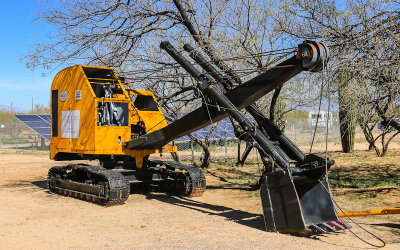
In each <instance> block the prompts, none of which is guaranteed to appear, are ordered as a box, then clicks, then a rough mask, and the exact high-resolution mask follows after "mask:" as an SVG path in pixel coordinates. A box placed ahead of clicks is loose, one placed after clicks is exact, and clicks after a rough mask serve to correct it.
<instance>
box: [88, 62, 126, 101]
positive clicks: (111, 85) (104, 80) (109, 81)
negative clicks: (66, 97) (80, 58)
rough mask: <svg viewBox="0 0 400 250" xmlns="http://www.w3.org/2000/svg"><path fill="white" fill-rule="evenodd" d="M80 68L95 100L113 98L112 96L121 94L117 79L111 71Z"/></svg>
mask: <svg viewBox="0 0 400 250" xmlns="http://www.w3.org/2000/svg"><path fill="white" fill-rule="evenodd" d="M82 68H83V71H84V72H85V74H86V77H87V78H88V80H89V82H90V85H91V86H92V89H93V92H94V93H95V95H96V97H97V98H114V94H123V91H122V89H121V86H120V85H119V83H118V79H117V77H116V76H115V74H114V72H113V71H112V70H111V69H99V68H90V67H82Z"/></svg>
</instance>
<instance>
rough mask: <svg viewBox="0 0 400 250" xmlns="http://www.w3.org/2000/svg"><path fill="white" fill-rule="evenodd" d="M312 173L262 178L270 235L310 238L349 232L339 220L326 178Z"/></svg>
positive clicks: (266, 222)
mask: <svg viewBox="0 0 400 250" xmlns="http://www.w3.org/2000/svg"><path fill="white" fill-rule="evenodd" d="M310 172H311V173H310ZM312 172H313V171H312V170H311V171H309V173H308V174H307V175H302V176H296V175H294V174H293V175H292V174H291V173H289V172H286V171H276V172H272V173H267V174H264V175H263V177H262V179H261V182H262V183H261V187H260V196H261V202H262V207H263V213H264V221H265V226H266V230H267V231H271V232H281V233H291V234H298V235H311V234H321V233H327V232H332V231H337V230H343V229H345V228H348V225H346V224H343V222H341V220H339V218H338V215H337V212H336V209H335V207H334V204H333V201H332V194H331V191H330V189H329V185H328V182H327V177H326V175H325V174H324V175H323V177H320V178H315V176H314V178H313V174H315V173H312Z"/></svg>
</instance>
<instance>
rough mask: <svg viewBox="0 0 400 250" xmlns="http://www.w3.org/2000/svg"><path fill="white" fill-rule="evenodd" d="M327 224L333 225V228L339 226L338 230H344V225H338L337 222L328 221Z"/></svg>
mask: <svg viewBox="0 0 400 250" xmlns="http://www.w3.org/2000/svg"><path fill="white" fill-rule="evenodd" d="M328 224H329V225H331V226H333V227H335V228H336V227H337V228H339V230H344V229H345V227H344V226H342V225H340V224H339V223H337V222H336V221H331V222H328Z"/></svg>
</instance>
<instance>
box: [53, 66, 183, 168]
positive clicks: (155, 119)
mask: <svg viewBox="0 0 400 250" xmlns="http://www.w3.org/2000/svg"><path fill="white" fill-rule="evenodd" d="M126 86H128V84H127V83H124V82H122V81H121V79H120V78H118V76H117V74H116V73H115V71H114V70H113V69H112V68H106V67H94V66H83V65H76V66H72V67H69V68H66V69H64V70H62V71H61V72H59V73H58V74H57V75H56V77H55V78H54V81H53V83H52V86H51V106H52V131H51V140H50V158H51V159H55V160H57V159H59V160H62V159H64V158H68V157H69V158H71V159H73V158H74V157H76V156H77V155H79V156H90V157H83V158H89V159H95V158H101V157H108V156H112V157H113V158H114V157H121V156H130V157H132V158H134V159H135V161H136V165H137V167H139V168H140V167H141V165H142V161H143V158H145V157H146V156H148V155H150V154H152V153H161V152H165V153H168V152H176V147H173V146H168V145H165V146H164V147H162V148H160V149H154V150H129V149H124V148H123V147H122V144H123V143H124V142H128V141H130V140H131V139H132V138H133V136H135V134H134V133H132V127H135V126H138V125H137V124H139V125H142V126H143V125H144V126H143V127H144V128H145V129H147V131H146V130H145V129H144V130H143V132H142V133H149V132H153V131H155V130H158V129H161V128H163V127H165V126H167V125H168V124H167V122H166V120H165V117H164V115H163V113H162V112H161V110H160V108H159V107H158V104H157V101H156V99H155V97H154V94H153V93H152V92H151V91H148V90H135V89H128V88H126ZM149 104H150V106H149ZM146 105H147V106H146ZM149 107H150V108H149ZM103 113H104V114H103ZM107 115H108V118H107ZM110 115H111V116H112V117H110ZM61 156H62V157H61Z"/></svg>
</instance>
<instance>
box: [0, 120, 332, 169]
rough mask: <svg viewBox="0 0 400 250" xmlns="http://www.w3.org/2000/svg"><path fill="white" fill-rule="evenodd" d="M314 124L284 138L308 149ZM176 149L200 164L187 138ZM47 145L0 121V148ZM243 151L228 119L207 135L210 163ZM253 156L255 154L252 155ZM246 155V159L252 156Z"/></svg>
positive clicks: (322, 130)
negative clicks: (212, 160)
mask: <svg viewBox="0 0 400 250" xmlns="http://www.w3.org/2000/svg"><path fill="white" fill-rule="evenodd" d="M329 125H330V126H329V129H328V141H330V142H332V141H340V133H339V122H338V119H335V118H333V119H332V121H331V123H330V124H329ZM210 128H211V126H209V127H207V128H204V129H201V130H199V131H196V132H194V133H192V135H193V136H195V137H197V138H200V139H203V140H204V138H205V137H206V136H207V133H208V132H209V129H210ZM314 129H315V124H311V123H310V119H307V118H293V119H288V120H287V121H286V129H285V134H286V135H287V136H288V137H289V138H290V139H291V140H292V141H293V142H294V143H295V144H296V145H298V146H309V145H311V142H312V138H313V134H314ZM325 136H326V127H323V126H319V127H317V129H316V133H315V138H314V144H318V143H323V142H325V139H326V137H325ZM173 144H174V145H176V146H177V147H178V151H179V152H178V155H179V157H180V158H181V159H183V160H189V161H192V162H198V161H200V159H201V157H202V153H203V149H202V147H201V146H199V145H198V144H196V143H195V142H193V141H192V140H190V138H189V137H188V136H184V137H182V138H179V139H177V140H175V141H174V142H173ZM48 145H49V142H48V141H46V140H44V139H43V138H42V137H41V136H39V135H38V134H37V133H36V132H35V131H33V130H32V129H30V128H29V127H28V126H26V125H25V124H23V123H22V122H20V121H19V120H17V119H16V118H15V117H13V116H11V117H9V116H7V117H6V118H4V117H2V119H0V148H17V149H18V148H19V149H23V148H42V149H46V148H47V149H48ZM245 148H246V143H245V142H244V141H240V140H238V139H237V138H236V137H235V134H234V131H233V127H232V125H231V123H230V121H229V119H224V120H222V121H220V122H219V123H218V125H217V127H216V128H215V129H214V131H213V132H212V133H211V134H210V135H209V151H210V153H211V157H212V158H213V159H226V160H227V159H236V158H237V157H238V155H240V154H242V153H243V152H244V150H245ZM254 154H255V153H254ZM254 154H253V153H251V154H250V157H251V156H252V155H254Z"/></svg>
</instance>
